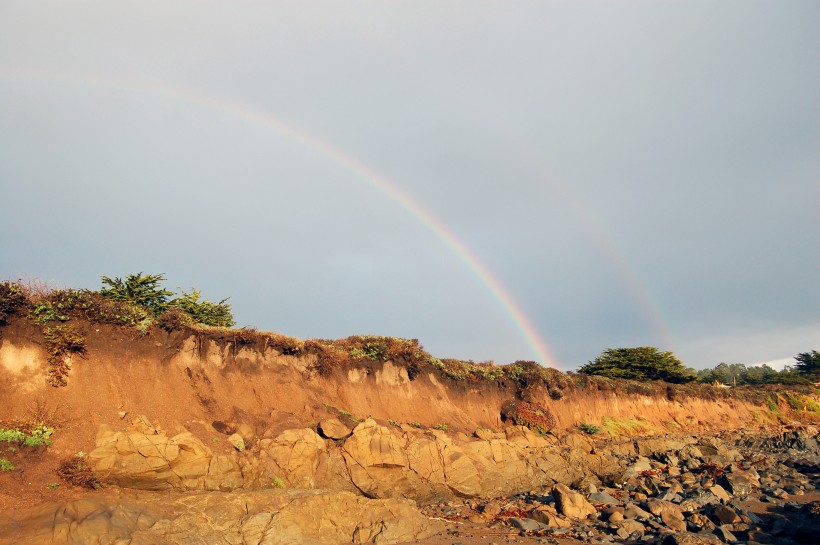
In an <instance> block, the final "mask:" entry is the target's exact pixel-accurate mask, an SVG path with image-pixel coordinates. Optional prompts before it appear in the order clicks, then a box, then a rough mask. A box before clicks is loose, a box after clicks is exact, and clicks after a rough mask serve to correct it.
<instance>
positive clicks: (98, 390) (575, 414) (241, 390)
mask: <svg viewBox="0 0 820 545" xmlns="http://www.w3.org/2000/svg"><path fill="white" fill-rule="evenodd" d="M72 323H73V324H74V326H75V327H76V328H77V329H78V331H80V332H81V334H82V335H84V337H85V340H86V348H85V351H84V353H78V354H71V355H70V356H69V357H68V358H66V361H67V363H68V366H69V367H70V369H69V370H68V373H67V375H66V385H65V386H58V387H55V386H52V385H50V384H49V382H48V381H47V378H48V372H49V363H48V358H47V356H48V354H47V353H46V350H45V348H44V343H43V340H42V332H41V329H42V328H41V327H39V326H37V325H36V324H33V323H31V322H29V321H28V320H25V319H22V318H18V319H16V320H14V321H13V322H12V323H11V324H9V325H7V326H5V327H3V328H0V388H2V390H3V392H5V394H6V395H3V396H0V415H2V419H3V420H9V421H10V420H24V419H26V418H27V417H28V416H29V415H27V411H29V410H30V408H31V407H32V406H42V407H45V408H44V409H43V410H55V409H57V408H58V407H59V412H60V413H61V414H62V415H63V416H64V417H66V418H68V419H71V420H73V421H76V423H77V424H76V426H75V427H74V429H75V432H74V433H76V434H77V435H78V439H80V438H82V439H83V440H87V441H90V442H91V443H92V445H93V438H94V435H95V434H96V429H97V427H98V426H99V425H100V424H108V425H111V426H114V427H117V426H122V423H123V421H124V420H125V421H128V422H130V420H131V419H133V418H136V417H138V416H145V417H146V418H147V419H149V420H150V421H151V422H160V423H161V424H162V425H163V426H164V427H166V428H167V429H172V428H173V426H175V425H181V426H184V427H186V428H190V427H191V426H190V424H191V423H201V424H202V425H203V426H206V427H207V426H209V425H210V424H211V423H212V422H215V421H217V422H235V423H245V424H247V425H249V426H251V427H253V428H254V429H255V430H256V433H258V434H262V433H264V432H265V431H270V430H281V429H285V428H288V427H310V426H315V425H316V423H317V422H318V421H319V420H321V419H323V418H326V417H327V416H329V415H332V414H334V412H338V411H342V412H344V413H349V414H350V415H351V417H353V418H358V419H362V418H365V417H368V416H369V417H372V418H374V419H376V420H378V421H381V422H387V421H391V422H395V423H406V424H420V425H423V426H425V427H434V426H437V425H438V426H439V427H443V428H446V429H448V430H451V431H462V432H467V433H472V432H473V431H475V430H476V429H477V428H488V429H491V430H501V429H502V428H503V427H504V426H506V425H509V424H511V422H504V421H503V420H502V408H503V406H504V404H505V403H508V402H510V401H514V400H517V399H526V400H527V401H531V402H534V403H537V404H538V405H539V406H541V407H543V408H545V409H546V410H547V411H549V412H551V413H552V415H553V417H554V421H555V426H556V427H557V428H559V429H570V428H573V427H575V426H576V425H577V424H579V423H582V422H583V423H590V424H594V425H597V426H602V425H604V428H605V429H606V431H609V432H610V433H616V434H617V433H620V434H624V435H634V434H641V433H664V432H670V433H680V432H696V431H703V430H728V429H734V428H751V427H756V426H760V425H765V424H767V423H772V422H773V420H772V419H771V418H770V417H769V416H767V415H766V407H765V406H762V407H761V406H760V405H758V404H755V403H752V402H750V401H745V400H743V399H742V398H741V397H734V398H733V397H728V396H726V395H724V393H723V392H719V393H720V394H721V395H716V394H714V393H709V395H708V396H707V395H702V396H692V395H674V396H673V395H670V394H669V392H667V391H666V390H665V389H664V388H663V387H659V388H658V387H656V388H655V389H654V390H652V389H651V388H636V389H635V390H636V391H635V393H627V392H625V391H612V390H610V391H606V390H599V389H597V387H596V386H595V384H592V386H590V385H587V386H586V387H581V386H578V385H576V384H574V383H573V380H572V379H571V378H570V377H567V376H564V379H562V386H563V389H560V390H558V389H557V388H556V387H548V386H546V385H544V384H523V385H522V383H521V381H515V380H510V379H505V380H484V379H482V380H476V379H475V377H469V378H461V379H459V378H451V377H449V376H447V375H446V374H444V373H442V372H441V370H440V369H438V368H436V367H434V366H427V367H423V368H421V369H418V368H415V369H411V368H410V367H408V365H407V364H406V363H405V362H403V361H396V362H391V361H372V360H362V361H355V362H352V363H350V364H349V365H345V366H341V367H337V368H334V369H332V370H330V371H329V372H325V373H319V372H317V370H316V365H315V364H316V356H315V355H313V354H302V355H298V356H297V355H285V354H283V353H282V351H280V350H277V349H276V348H272V347H270V346H266V343H261V344H259V343H256V344H243V343H242V342H237V341H232V340H231V338H230V337H226V336H224V335H209V334H208V333H207V332H194V331H174V332H170V333H169V332H166V331H164V330H162V329H155V330H152V331H150V332H149V333H148V334H146V335H141V334H139V333H138V332H136V331H135V330H133V329H132V328H119V327H115V326H110V325H105V324H92V323H88V322H77V321H76V320H75V321H72ZM697 388H701V389H703V390H704V391H705V390H708V389H713V387H711V386H705V385H704V386H698V387H697ZM556 392H557V393H556ZM709 396H711V397H714V399H708V397H709ZM670 398H672V399H670Z"/></svg>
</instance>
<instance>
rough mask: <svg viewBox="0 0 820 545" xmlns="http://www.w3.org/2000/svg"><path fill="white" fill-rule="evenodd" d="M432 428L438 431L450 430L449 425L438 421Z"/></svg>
mask: <svg viewBox="0 0 820 545" xmlns="http://www.w3.org/2000/svg"><path fill="white" fill-rule="evenodd" d="M433 428H434V429H437V430H440V431H449V430H450V427H449V426H447V424H445V423H444V422H439V423H438V424H436V425H435V426H433Z"/></svg>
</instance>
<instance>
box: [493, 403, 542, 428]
mask: <svg viewBox="0 0 820 545" xmlns="http://www.w3.org/2000/svg"><path fill="white" fill-rule="evenodd" d="M501 418H502V420H505V421H511V422H513V423H514V424H515V425H516V426H525V427H527V428H529V429H530V430H532V431H534V432H536V433H539V434H541V435H543V434H545V433H547V432H549V431H550V430H551V429H552V428H554V427H555V417H554V416H553V415H552V413H551V412H550V411H549V410H548V409H546V408H544V407H542V406H541V405H539V404H538V403H535V402H532V401H508V402H506V403H505V404H504V406H503V407H502V408H501Z"/></svg>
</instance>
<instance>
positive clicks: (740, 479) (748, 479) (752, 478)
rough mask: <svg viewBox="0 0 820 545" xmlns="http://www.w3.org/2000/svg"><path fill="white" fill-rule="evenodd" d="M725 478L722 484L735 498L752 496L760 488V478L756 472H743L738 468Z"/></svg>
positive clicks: (735, 467)
mask: <svg viewBox="0 0 820 545" xmlns="http://www.w3.org/2000/svg"><path fill="white" fill-rule="evenodd" d="M732 467H733V468H734V470H733V471H732V472H731V473H726V474H725V475H724V476H723V479H722V482H723V484H724V485H726V486H727V487H728V489H729V490H730V491H731V492H732V494H733V495H735V496H750V495H752V494H754V493H755V491H757V490H758V489H759V488H760V478H759V476H758V475H757V472H756V471H754V470H748V471H742V470H740V469H737V466H732Z"/></svg>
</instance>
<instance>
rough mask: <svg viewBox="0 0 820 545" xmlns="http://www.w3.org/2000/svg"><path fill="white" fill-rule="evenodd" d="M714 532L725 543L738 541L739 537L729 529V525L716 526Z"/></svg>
mask: <svg viewBox="0 0 820 545" xmlns="http://www.w3.org/2000/svg"><path fill="white" fill-rule="evenodd" d="M714 534H715V535H716V536H718V537H719V538H720V540H721V541H723V542H724V543H732V542H734V541H737V537H736V536H735V534H733V533H732V532H731V531H730V530H729V528H728V527H727V526H718V527H717V528H715V530H714Z"/></svg>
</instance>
